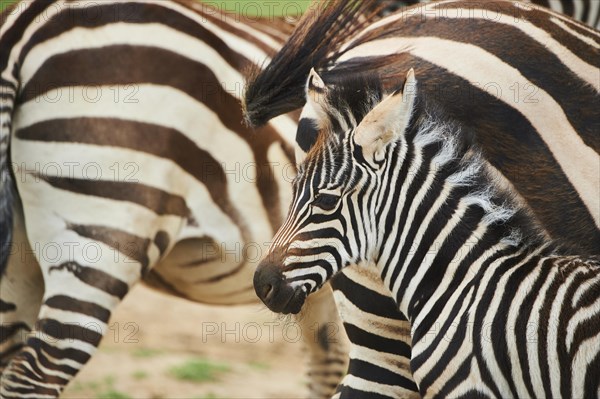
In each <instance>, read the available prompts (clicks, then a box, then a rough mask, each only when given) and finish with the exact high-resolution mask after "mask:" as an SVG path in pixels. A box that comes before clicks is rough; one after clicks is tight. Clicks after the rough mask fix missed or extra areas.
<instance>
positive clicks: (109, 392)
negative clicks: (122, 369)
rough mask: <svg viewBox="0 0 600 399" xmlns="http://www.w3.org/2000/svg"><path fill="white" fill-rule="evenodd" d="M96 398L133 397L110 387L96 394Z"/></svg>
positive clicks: (123, 398)
mask: <svg viewBox="0 0 600 399" xmlns="http://www.w3.org/2000/svg"><path fill="white" fill-rule="evenodd" d="M96 399H132V398H131V396H129V395H127V394H126V393H123V392H119V391H117V390H115V389H108V390H106V391H103V392H100V393H99V394H97V395H96Z"/></svg>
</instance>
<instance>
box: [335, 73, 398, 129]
mask: <svg viewBox="0 0 600 399" xmlns="http://www.w3.org/2000/svg"><path fill="white" fill-rule="evenodd" d="M327 86H328V93H327V102H328V104H329V105H333V106H334V107H335V108H336V109H343V110H346V111H348V112H347V113H349V114H352V116H353V118H354V119H355V120H356V122H357V123H360V121H361V120H362V119H363V118H364V117H365V116H366V115H367V114H368V113H369V111H371V110H372V109H373V107H375V105H377V104H379V103H380V102H381V100H383V98H384V97H385V95H386V92H385V91H384V88H383V85H382V83H381V79H380V78H379V75H378V74H376V73H371V72H363V73H360V74H354V75H348V76H339V77H338V78H337V79H334V80H331V81H330V82H328V85H327ZM328 114H329V117H330V119H332V118H333V115H332V114H331V113H328ZM332 122H334V123H335V121H332ZM348 122H349V121H348Z"/></svg>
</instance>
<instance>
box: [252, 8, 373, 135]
mask: <svg viewBox="0 0 600 399" xmlns="http://www.w3.org/2000/svg"><path fill="white" fill-rule="evenodd" d="M381 7H382V4H381V3H380V2H379V1H376V0H365V1H358V0H346V1H345V0H333V1H329V2H326V3H325V4H324V5H321V4H320V2H318V1H317V2H313V3H312V5H311V7H310V9H309V10H308V11H307V12H306V13H305V14H304V16H303V17H302V19H301V21H300V22H299V23H298V26H297V27H296V29H295V30H294V32H293V33H292V35H291V36H290V38H289V39H288V41H287V42H286V44H285V45H284V46H283V48H282V49H281V50H280V51H279V52H278V53H277V54H276V55H275V57H273V59H272V60H271V62H270V63H269V64H268V65H267V67H266V68H265V69H264V70H262V71H261V70H260V69H259V68H258V67H256V68H253V70H251V71H249V73H248V76H249V77H248V80H247V84H246V90H245V93H244V97H243V99H242V107H243V109H244V115H245V120H246V123H247V124H249V125H250V126H261V125H264V124H265V123H267V121H269V119H271V118H274V117H276V116H278V115H281V114H284V113H286V112H290V111H293V110H295V109H297V108H300V107H302V105H303V104H304V84H305V81H306V77H307V76H308V73H309V72H310V69H311V68H313V67H314V68H323V67H325V66H327V65H328V64H329V63H330V62H332V61H333V60H334V59H336V58H337V56H338V52H339V51H340V49H341V46H342V45H343V44H344V43H345V41H346V40H347V38H348V37H349V36H352V35H354V34H355V33H357V32H358V31H360V30H361V29H363V28H364V27H365V26H366V25H368V24H369V23H371V22H372V21H374V20H376V19H377V18H379V15H378V12H379V11H380V10H381ZM292 60H293V61H292Z"/></svg>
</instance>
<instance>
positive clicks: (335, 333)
mask: <svg viewBox="0 0 600 399" xmlns="http://www.w3.org/2000/svg"><path fill="white" fill-rule="evenodd" d="M297 320H298V323H299V324H300V327H301V329H302V337H303V339H304V342H305V344H306V345H307V347H308V350H309V353H310V361H309V371H308V375H309V378H310V382H309V390H310V395H309V397H310V398H330V397H331V395H333V394H334V392H335V389H336V387H337V386H338V384H339V383H340V381H341V380H342V377H343V376H344V374H345V373H346V369H347V364H348V338H347V337H346V334H345V333H344V328H343V327H342V322H341V319H340V317H339V314H338V312H337V308H336V306H335V301H334V298H333V292H332V290H331V287H330V286H329V284H327V285H326V286H324V287H323V288H322V289H321V290H319V291H318V292H316V293H315V294H313V295H311V296H309V297H308V298H307V301H306V306H305V310H303V312H302V313H301V314H300V315H299V316H298V318H297Z"/></svg>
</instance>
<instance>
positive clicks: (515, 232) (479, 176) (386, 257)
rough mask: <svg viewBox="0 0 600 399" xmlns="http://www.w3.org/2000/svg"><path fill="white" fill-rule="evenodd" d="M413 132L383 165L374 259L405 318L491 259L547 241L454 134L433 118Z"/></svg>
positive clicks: (525, 210)
mask: <svg viewBox="0 0 600 399" xmlns="http://www.w3.org/2000/svg"><path fill="white" fill-rule="evenodd" d="M414 129H416V131H415V132H413V134H412V138H411V134H410V132H409V133H408V134H407V136H406V137H407V140H406V142H404V143H402V144H401V145H398V146H397V148H396V150H395V151H394V153H393V156H392V159H391V160H390V162H388V165H389V167H390V170H389V173H387V175H388V176H390V179H389V180H390V181H388V182H385V184H391V182H396V184H395V185H396V190H395V192H394V193H392V198H386V199H385V201H386V202H387V203H391V204H393V206H389V208H387V212H386V215H384V216H385V217H382V218H380V219H379V220H382V223H383V225H382V226H381V228H380V230H381V232H382V233H381V234H380V239H381V240H382V241H380V242H382V244H381V245H380V246H379V248H381V251H380V253H379V259H378V261H377V265H378V267H379V268H380V272H381V276H382V279H383V281H384V283H385V284H386V285H387V286H388V288H389V289H390V291H391V292H392V293H393V295H394V297H395V298H396V301H397V303H398V305H399V307H400V310H401V311H402V312H403V313H404V314H405V315H406V316H407V317H408V318H409V320H413V319H414V317H415V316H416V314H417V313H418V312H419V310H420V309H422V308H423V306H424V305H425V303H426V302H427V301H428V300H429V299H430V298H433V297H435V296H436V295H438V294H439V293H440V292H441V291H442V290H440V287H450V286H456V285H460V284H461V283H463V282H465V281H467V280H469V279H473V278H476V277H477V275H478V273H477V272H478V268H482V267H484V265H485V264H486V260H487V259H488V258H492V257H493V256H496V254H498V253H506V252H507V251H508V252H512V251H514V252H519V251H523V250H525V249H524V248H527V249H526V250H527V251H530V250H534V249H535V248H536V247H539V246H540V245H542V243H543V242H544V236H543V235H541V234H540V232H539V231H538V229H537V228H536V223H535V222H534V221H533V219H532V218H531V216H530V215H529V212H528V210H527V208H525V206H524V205H523V204H519V203H518V202H517V201H516V200H515V199H514V198H512V197H511V195H510V194H508V193H507V192H505V191H504V190H503V189H501V187H500V186H499V184H498V183H497V182H496V181H495V180H494V179H495V178H494V177H493V176H491V175H490V174H489V173H488V170H489V169H488V168H487V166H486V161H485V160H484V159H483V158H482V157H481V156H480V155H479V152H478V151H477V150H476V149H474V148H472V147H471V146H470V145H468V143H466V142H463V141H461V140H462V138H461V137H460V133H459V132H456V131H453V130H452V127H451V126H449V125H443V124H436V123H433V122H431V121H425V123H424V124H421V125H420V126H418V127H416V128H414ZM394 157H395V159H394ZM398 165H401V166H400V167H398ZM444 291H448V290H447V289H446V290H444Z"/></svg>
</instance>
